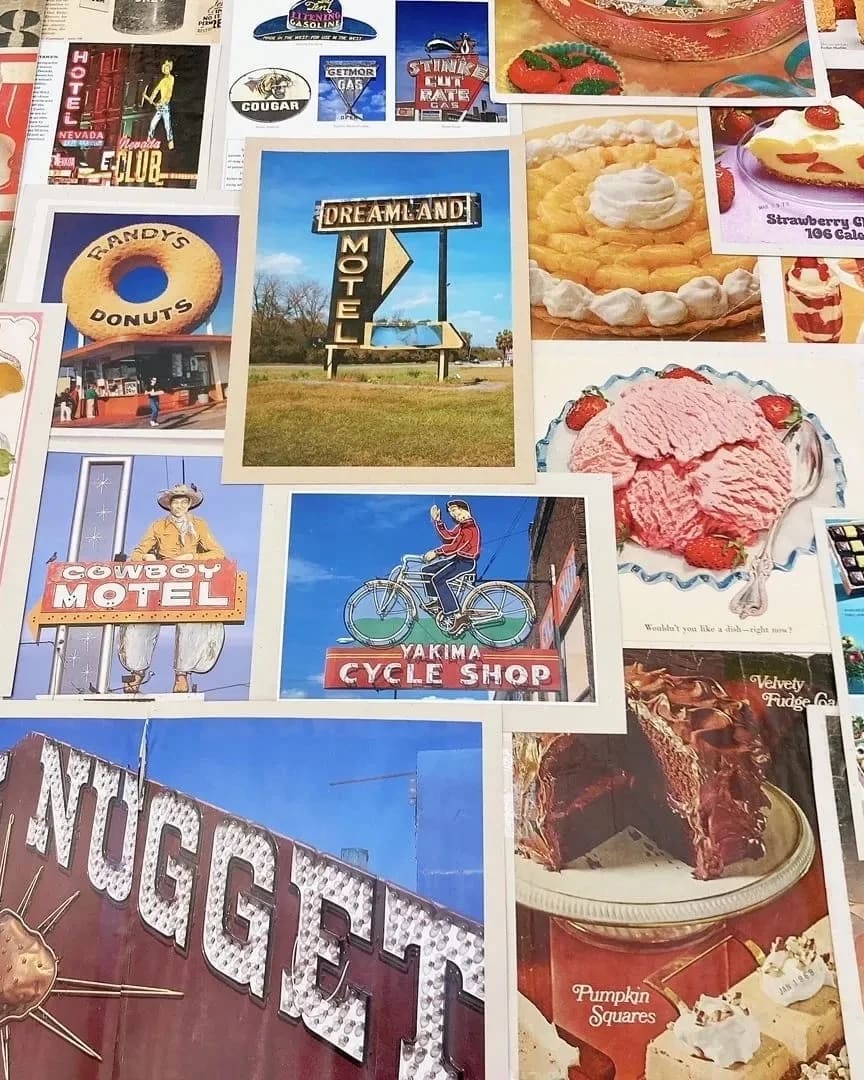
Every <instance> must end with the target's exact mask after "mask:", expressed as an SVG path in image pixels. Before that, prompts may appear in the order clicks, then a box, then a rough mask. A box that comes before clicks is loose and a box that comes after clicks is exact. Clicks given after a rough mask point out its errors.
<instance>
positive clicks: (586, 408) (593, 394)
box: [564, 386, 609, 431]
mask: <svg viewBox="0 0 864 1080" xmlns="http://www.w3.org/2000/svg"><path fill="white" fill-rule="evenodd" d="M608 405H609V402H608V401H607V400H606V398H605V397H603V395H602V393H601V392H600V391H599V390H598V389H597V387H596V386H589V387H588V388H587V389H586V390H584V391H583V393H582V396H581V397H580V398H579V399H578V401H574V402H573V404H572V405H571V406H570V408H569V409H568V410H567V415H566V416H565V417H564V423H565V424H566V425H567V427H568V428H570V430H571V431H581V430H582V428H584V427H585V425H586V424H587V423H588V421H589V420H593V419H594V417H595V416H596V415H597V414H598V413H601V412H603V410H604V409H605V408H607V406H608Z"/></svg>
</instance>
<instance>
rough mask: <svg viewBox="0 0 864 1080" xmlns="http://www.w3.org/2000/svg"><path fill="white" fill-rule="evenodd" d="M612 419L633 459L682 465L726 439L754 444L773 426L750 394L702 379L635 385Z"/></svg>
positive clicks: (623, 398)
mask: <svg viewBox="0 0 864 1080" xmlns="http://www.w3.org/2000/svg"><path fill="white" fill-rule="evenodd" d="M609 423H610V424H611V425H612V427H613V428H614V429H615V431H616V432H617V433H618V435H619V436H620V438H621V442H622V444H623V445H624V447H625V448H626V449H627V450H629V451H630V453H631V454H632V455H633V456H634V457H638V458H647V459H648V460H649V461H659V460H661V459H662V458H667V457H672V458H674V459H675V460H676V461H680V462H682V463H686V462H688V461H693V460H694V459H695V458H699V457H702V455H703V454H710V453H711V451H712V450H716V449H717V447H718V446H723V445H724V444H725V443H736V442H755V441H756V440H757V439H758V438H759V436H760V435H762V434H763V432H764V431H765V429H766V428H767V427H769V425H768V423H767V421H766V420H765V418H764V416H763V415H762V413H761V412H760V410H759V409H758V408H757V407H756V406H755V405H754V404H753V402H752V401H751V400H750V399H749V398H746V397H744V396H743V395H742V394H740V393H735V392H734V391H731V390H724V389H723V388H722V387H717V386H713V385H711V384H710V383H703V382H699V381H698V380H697V379H653V380H651V381H650V382H640V383H636V384H635V385H634V386H630V387H628V388H627V389H626V390H625V391H624V392H623V393H622V394H621V397H620V398H619V399H618V401H617V402H616V403H615V407H614V409H613V410H610V415H609ZM586 427H587V425H586Z"/></svg>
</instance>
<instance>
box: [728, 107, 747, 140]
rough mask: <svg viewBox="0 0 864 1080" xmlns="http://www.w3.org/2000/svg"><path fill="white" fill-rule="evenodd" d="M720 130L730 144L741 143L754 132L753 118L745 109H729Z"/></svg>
mask: <svg viewBox="0 0 864 1080" xmlns="http://www.w3.org/2000/svg"><path fill="white" fill-rule="evenodd" d="M720 130H721V132H722V133H723V135H724V137H725V138H726V140H727V141H728V142H731V143H737V142H740V141H741V140H742V139H744V138H746V137H747V136H748V135H749V134H750V132H751V131H752V130H753V117H752V116H750V115H749V114H748V113H746V112H744V110H743V109H729V110H728V111H727V112H726V115H725V116H724V117H723V118H722V120H721V121H720Z"/></svg>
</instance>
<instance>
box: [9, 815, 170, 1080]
mask: <svg viewBox="0 0 864 1080" xmlns="http://www.w3.org/2000/svg"><path fill="white" fill-rule="evenodd" d="M14 823H15V817H14V815H10V817H9V824H8V825H7V827H6V837H5V839H4V841H3V852H2V854H0V1059H2V1062H3V1080H12V1063H11V1057H10V1042H11V1027H12V1024H13V1023H14V1022H16V1021H25V1020H33V1021H34V1022H35V1023H37V1024H40V1025H41V1026H42V1027H44V1028H47V1029H48V1030H49V1031H50V1032H52V1033H53V1034H54V1035H58V1036H59V1037H60V1038H61V1039H63V1040H64V1041H65V1042H67V1043H69V1044H70V1045H72V1046H74V1047H75V1048H76V1050H80V1051H81V1053H82V1054H86V1055H87V1056H88V1057H91V1058H95V1059H96V1061H101V1060H102V1058H101V1057H100V1056H99V1054H97V1053H96V1051H95V1050H94V1049H93V1048H92V1046H88V1045H87V1043H85V1042H84V1041H83V1039H80V1038H79V1037H78V1036H77V1035H76V1034H75V1033H74V1032H73V1031H70V1030H69V1028H67V1027H66V1026H65V1025H64V1024H61V1022H60V1021H59V1020H58V1019H57V1017H56V1016H53V1015H52V1014H51V1013H50V1012H49V1011H48V1009H47V1008H45V1003H46V1002H47V1001H48V1000H49V999H53V998H57V997H90V998H181V997H183V994H182V993H181V992H180V991H178V990H164V989H162V988H160V987H158V986H129V985H127V984H125V983H102V982H92V981H91V980H89V979H67V978H64V977H63V976H61V975H60V962H59V960H58V958H57V954H56V953H55V952H54V950H53V949H52V948H51V946H50V945H49V944H48V942H47V941H46V938H47V937H48V936H49V935H50V934H51V932H52V931H53V930H54V928H55V927H56V926H57V924H58V923H59V922H60V920H61V919H62V918H63V916H64V915H65V914H66V912H67V911H68V910H69V908H70V907H71V906H72V904H73V903H74V902H75V901H76V900H77V899H78V896H79V893H77V892H75V893H73V894H72V895H71V896H69V897H67V898H66V899H65V900H64V901H63V903H62V904H60V905H59V906H58V907H56V908H55V909H54V910H53V911H52V912H51V913H50V914H49V915H46V916H45V918H44V919H43V920H42V921H41V922H40V923H38V924H37V925H35V926H32V925H30V923H28V922H27V921H26V916H27V912H28V910H29V908H30V903H31V901H32V900H33V896H34V894H35V892H36V886H37V885H38V883H39V878H40V877H41V875H42V869H43V868H42V867H41V866H40V868H39V869H38V870H37V871H36V874H35V875H34V877H33V880H32V881H31V882H30V884H29V885H28V886H27V891H26V892H25V893H24V897H23V899H22V900H21V903H20V904H19V905H18V907H17V908H15V909H14V910H13V909H12V908H8V907H5V906H3V887H4V885H5V881H6V865H7V862H8V860H9V844H10V841H11V839H12V826H13V825H14Z"/></svg>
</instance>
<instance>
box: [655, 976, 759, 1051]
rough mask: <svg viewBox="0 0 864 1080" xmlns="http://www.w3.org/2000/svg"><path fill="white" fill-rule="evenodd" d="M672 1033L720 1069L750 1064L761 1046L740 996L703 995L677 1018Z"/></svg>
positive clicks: (757, 1032) (755, 1026) (757, 1033)
mask: <svg viewBox="0 0 864 1080" xmlns="http://www.w3.org/2000/svg"><path fill="white" fill-rule="evenodd" d="M672 1031H673V1033H674V1034H675V1036H676V1038H678V1039H679V1040H680V1041H681V1042H682V1043H683V1044H684V1045H685V1046H689V1047H690V1048H691V1049H692V1050H698V1051H699V1053H700V1054H702V1055H703V1057H706V1058H707V1059H708V1060H709V1061H713V1062H714V1064H715V1065H719V1067H720V1068H721V1069H728V1068H729V1067H730V1066H732V1065H736V1064H739V1063H740V1064H744V1063H746V1062H748V1061H750V1059H751V1058H752V1057H753V1056H754V1054H755V1053H756V1051H757V1050H758V1049H759V1046H760V1044H761V1042H762V1036H761V1034H760V1032H759V1025H758V1023H757V1022H756V1020H755V1019H754V1018H753V1017H752V1016H751V1015H750V1013H749V1011H748V1010H747V1009H746V1008H745V1007H744V1006H743V1005H742V1004H741V995H740V994H734V995H732V996H729V995H728V994H723V995H722V997H709V996H708V995H707V994H703V995H702V996H701V997H700V998H699V1000H698V1001H697V1002H696V1004H695V1006H694V1007H693V1008H692V1009H688V1010H687V1012H685V1013H683V1014H682V1015H681V1016H679V1017H678V1019H677V1020H676V1021H675V1023H674V1024H673V1025H672Z"/></svg>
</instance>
